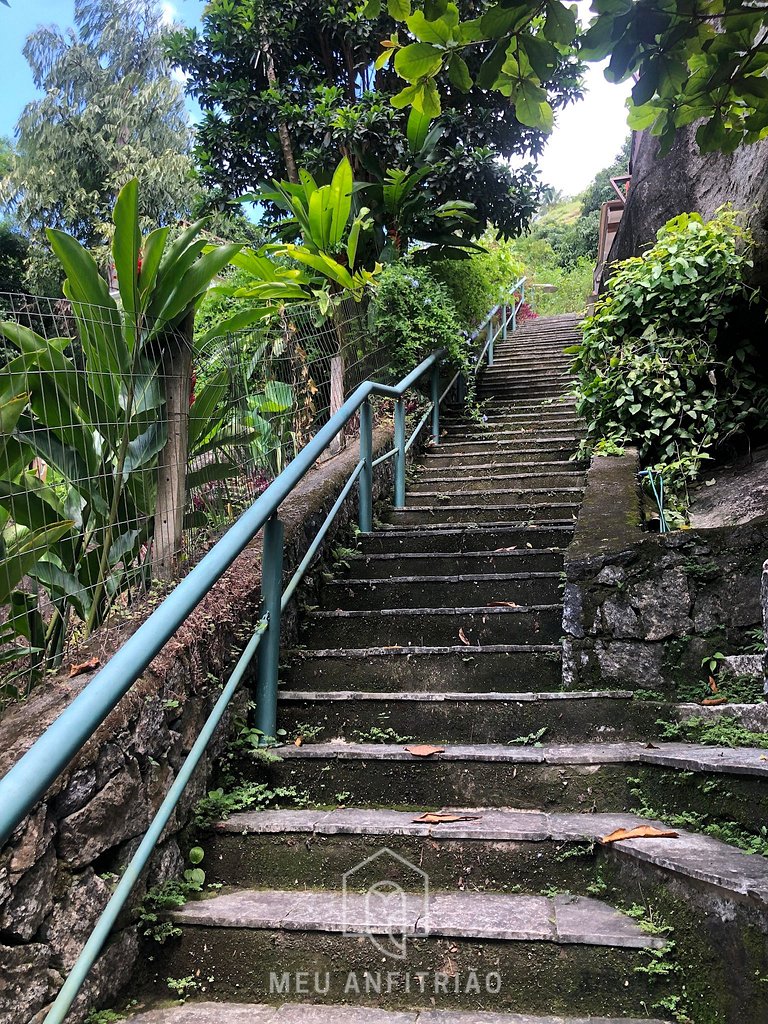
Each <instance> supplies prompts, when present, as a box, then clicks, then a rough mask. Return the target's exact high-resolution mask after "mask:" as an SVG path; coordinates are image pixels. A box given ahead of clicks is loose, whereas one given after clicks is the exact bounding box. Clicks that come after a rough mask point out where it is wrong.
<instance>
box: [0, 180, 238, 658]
mask: <svg viewBox="0 0 768 1024" xmlns="http://www.w3.org/2000/svg"><path fill="white" fill-rule="evenodd" d="M203 228H204V221H198V222H197V223H195V224H193V225H191V226H190V227H189V228H187V229H186V230H184V231H183V232H182V233H181V234H180V235H179V237H178V238H177V239H176V240H175V241H174V242H173V243H172V244H170V245H169V244H168V235H169V229H168V228H159V229H156V230H155V231H153V232H151V233H150V234H149V235H148V236H147V237H146V238H142V236H141V232H140V230H139V208H138V182H137V181H136V179H133V180H132V181H130V182H128V184H127V185H126V186H125V187H124V188H123V189H122V190H121V192H120V195H119V197H118V200H117V203H116V205H115V210H114V233H113V241H112V254H113V259H114V265H115V270H116V275H117V281H118V286H119V297H120V304H118V302H117V301H116V299H115V298H113V297H112V295H111V294H110V292H109V288H108V286H107V283H106V281H105V280H104V279H103V278H102V277H101V275H100V274H99V271H98V267H97V264H96V261H95V259H94V258H93V256H92V255H91V254H90V253H88V252H87V251H86V249H85V248H84V247H83V246H82V245H81V244H80V243H79V242H78V241H77V240H76V239H74V238H73V237H71V236H70V235H67V234H65V233H64V232H61V231H59V230H56V229H49V231H48V237H49V239H50V242H51V246H52V248H53V250H54V252H55V253H56V256H57V258H58V259H59V260H60V262H61V265H62V268H63V271H64V274H65V275H66V280H65V283H64V292H65V295H66V297H67V299H68V300H69V301H70V303H71V306H72V313H73V316H74V318H75V321H76V324H77V331H78V341H79V345H80V352H79V354H78V356H77V359H78V360H79V361H78V362H76V361H75V358H74V357H73V355H70V354H68V352H69V351H71V344H72V342H71V339H70V338H44V337H42V336H41V335H39V334H37V333H35V332H34V331H32V330H31V329H29V328H28V327H25V326H22V325H20V324H18V323H15V322H10V321H6V322H3V323H0V332H2V334H3V335H4V337H5V338H6V339H7V340H8V341H9V342H10V343H11V345H12V346H13V348H14V350H15V351H16V352H17V353H18V354H17V355H16V356H15V357H14V358H12V359H11V360H10V361H9V362H8V363H7V364H6V366H5V367H4V373H3V390H2V394H3V396H4V398H5V401H4V402H3V403H2V404H1V405H0V408H2V410H3V426H4V427H6V426H7V427H8V433H7V435H6V434H5V433H4V441H3V447H2V450H0V509H2V519H0V525H1V526H2V527H3V530H4V547H5V552H6V555H5V557H6V559H8V558H9V557H10V558H12V560H13V561H12V564H11V565H10V568H9V567H8V566H6V569H4V570H3V572H4V573H5V575H4V576H2V577H0V580H2V585H1V586H0V598H3V597H5V598H6V599H10V600H11V603H12V604H13V602H14V601H15V603H16V605H19V604H20V603H23V599H22V598H13V588H14V587H15V586H16V584H18V583H19V581H20V580H21V579H22V577H23V576H28V577H29V578H31V579H32V580H34V581H35V582H36V584H38V585H39V586H41V587H42V588H43V589H44V590H45V592H46V594H47V595H48V597H49V599H50V602H51V604H52V606H53V608H54V612H53V615H52V617H51V618H50V619H49V621H48V624H47V626H46V631H45V642H44V644H42V646H43V647H44V648H45V649H46V650H47V651H48V652H49V653H50V654H51V656H52V658H53V659H54V662H55V660H56V659H57V658H58V657H59V656H60V653H61V650H62V646H63V641H64V633H65V628H66V625H67V622H68V617H69V613H70V611H71V612H74V614H75V615H76V616H77V617H78V618H79V619H81V620H82V621H83V623H84V630H85V634H86V635H87V634H88V633H90V632H91V631H92V630H93V629H94V628H95V626H97V625H98V624H99V623H100V622H101V621H102V620H103V618H104V616H105V615H106V613H107V612H108V610H109V609H110V608H111V607H112V605H113V604H114V603H115V601H116V600H117V599H118V597H119V595H121V594H127V595H130V594H131V593H132V592H133V590H134V589H136V588H140V587H142V586H143V585H144V584H145V583H146V582H147V572H148V568H149V563H148V562H147V560H146V558H145V557H144V555H145V554H146V551H147V547H148V545H149V543H150V540H151V539H152V536H153V532H155V525H154V521H155V520H156V518H157V516H158V513H159V512H160V511H161V508H160V506H161V503H162V502H163V500H171V498H172V497H173V495H168V494H166V495H165V499H164V498H163V493H164V492H163V486H164V485H165V481H166V478H168V477H169V476H170V477H175V478H177V479H180V480H181V485H182V494H181V499H180V502H181V508H180V509H179V516H181V513H182V512H183V507H184V493H185V492H184V488H185V487H186V484H187V480H186V464H187V453H188V452H190V453H191V455H192V456H193V457H200V456H206V455H208V454H209V453H211V452H215V450H216V446H217V442H216V439H215V436H214V426H215V425H216V424H217V423H219V422H221V419H222V411H221V410H222V404H223V403H224V401H225V395H226V392H227V382H226V380H225V378H224V375H223V374H221V375H219V377H218V378H217V379H215V380H213V381H211V382H210V383H209V384H208V385H207V387H206V388H204V389H203V390H202V391H201V393H200V394H198V395H197V398H196V401H195V403H194V405H193V406H192V409H191V410H190V409H189V380H188V379H184V378H183V376H181V375H179V374H175V375H174V373H172V372H171V371H172V370H174V367H177V364H178V360H179V354H180V353H181V356H182V363H184V361H185V359H186V352H187V351H188V349H189V339H188V338H186V337H185V333H184V330H183V328H184V326H185V325H186V324H188V322H189V320H190V314H191V312H193V310H194V307H195V304H196V303H197V301H198V300H199V299H200V296H201V295H202V294H203V292H204V291H205V289H206V288H207V286H208V284H209V282H210V281H211V279H212V278H213V277H214V276H215V275H216V274H217V273H218V272H219V270H220V269H221V268H222V267H223V266H224V265H225V264H226V263H227V262H228V261H229V260H230V259H231V258H232V256H233V255H234V254H235V253H236V252H237V251H238V248H239V246H237V245H223V246H219V247H217V248H215V249H212V250H210V251H207V252H204V251H203V250H204V249H206V248H207V243H206V240H205V239H204V237H202V230H203ZM174 392H175V400H176V408H177V410H178V413H179V415H178V417H177V419H178V423H177V424H175V426H174V430H173V431H169V429H168V425H167V420H168V417H169V412H168V410H169V403H170V401H171V398H172V397H174ZM182 412H183V415H182ZM179 430H182V431H183V434H184V437H183V443H182V444H178V443H176V444H175V445H173V446H172V453H173V454H175V455H176V456H179V454H180V456H181V458H182V463H181V466H180V467H174V472H170V469H169V471H168V472H159V471H158V467H159V466H160V467H161V468H162V467H163V460H164V459H165V458H166V457H167V454H168V449H169V437H170V438H172V439H173V436H174V434H175V433H177V432H178V431H179ZM176 440H177V441H178V439H176ZM247 440H248V438H247V437H243V438H241V439H240V441H241V442H242V443H246V441H247ZM230 443H231V439H230ZM30 466H32V467H33V468H31V469H30ZM231 471H233V470H232V468H230V472H231ZM205 472H209V473H210V472H216V473H221V472H222V470H221V468H219V467H216V466H215V464H214V466H213V468H211V467H206V468H205ZM192 482H194V481H192ZM175 509H176V505H174V506H173V510H174V512H175ZM35 538H36V539H35ZM9 552H10V555H9ZM22 570H23V571H22ZM20 573H21V575H20ZM27 603H28V602H27ZM30 614H31V605H30ZM27 618H28V619H29V615H28V616H27ZM8 621H10V620H8ZM14 621H16V620H14ZM35 626H36V629H35V633H36V636H37V637H38V640H39V637H40V628H39V627H40V622H39V621H37V620H36V622H35ZM25 628H26V627H25ZM27 632H32V630H31V629H28V630H27ZM23 635H24V636H26V635H27V633H26V632H24V633H23ZM34 646H35V647H39V646H41V645H39V644H38V643H35V645H34Z"/></svg>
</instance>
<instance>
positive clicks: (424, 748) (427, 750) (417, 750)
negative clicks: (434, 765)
mask: <svg viewBox="0 0 768 1024" xmlns="http://www.w3.org/2000/svg"><path fill="white" fill-rule="evenodd" d="M405 749H406V750H407V751H408V753H409V754H413V756H414V757H431V756H432V754H444V753H445V747H430V746H429V744H423V745H417V746H415V747H406V748H405Z"/></svg>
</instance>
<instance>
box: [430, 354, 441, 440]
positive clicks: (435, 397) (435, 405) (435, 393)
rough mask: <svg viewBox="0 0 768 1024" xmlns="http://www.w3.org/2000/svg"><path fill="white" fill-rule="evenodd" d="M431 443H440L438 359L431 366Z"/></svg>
mask: <svg viewBox="0 0 768 1024" xmlns="http://www.w3.org/2000/svg"><path fill="white" fill-rule="evenodd" d="M431 385H432V387H431V392H432V395H431V397H432V444H434V445H438V444H440V360H439V359H438V361H437V362H436V363H435V365H434V366H433V367H432V379H431Z"/></svg>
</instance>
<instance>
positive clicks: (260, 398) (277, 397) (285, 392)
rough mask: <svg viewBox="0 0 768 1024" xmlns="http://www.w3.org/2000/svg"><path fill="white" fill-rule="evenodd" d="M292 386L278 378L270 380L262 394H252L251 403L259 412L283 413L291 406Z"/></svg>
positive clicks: (292, 399) (292, 398)
mask: <svg viewBox="0 0 768 1024" xmlns="http://www.w3.org/2000/svg"><path fill="white" fill-rule="evenodd" d="M293 401H294V395H293V388H292V387H291V386H290V384H285V383H284V382H283V381H280V380H271V381H269V382H268V383H267V384H266V385H265V387H264V394H263V395H254V396H253V397H252V399H251V404H252V407H253V408H254V409H256V410H257V411H258V412H260V413H284V412H288V411H289V410H290V409H292V408H293Z"/></svg>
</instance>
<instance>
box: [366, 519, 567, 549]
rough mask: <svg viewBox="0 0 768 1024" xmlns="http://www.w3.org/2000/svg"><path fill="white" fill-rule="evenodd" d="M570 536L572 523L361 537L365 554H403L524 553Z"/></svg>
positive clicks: (388, 532)
mask: <svg viewBox="0 0 768 1024" xmlns="http://www.w3.org/2000/svg"><path fill="white" fill-rule="evenodd" d="M572 537H573V524H572V523H569V524H567V525H565V526H552V527H544V526H520V525H518V526H509V525H506V524H502V525H500V526H480V527H476V528H473V529H471V530H467V529H465V528H464V527H461V526H447V527H445V529H436V528H434V527H433V528H431V529H429V530H414V529H407V528H406V529H395V528H394V527H387V528H385V529H382V530H379V531H378V532H376V533H371V534H366V535H364V536H363V538H362V551H363V554H364V555H379V554H398V553H404V552H414V553H416V552H433V551H434V552H451V551H496V550H498V549H499V548H510V547H514V548H521V549H522V548H525V549H526V550H537V549H543V550H546V549H549V548H560V549H562V548H565V547H567V546H568V545H569V544H570V542H571V538H572Z"/></svg>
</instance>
